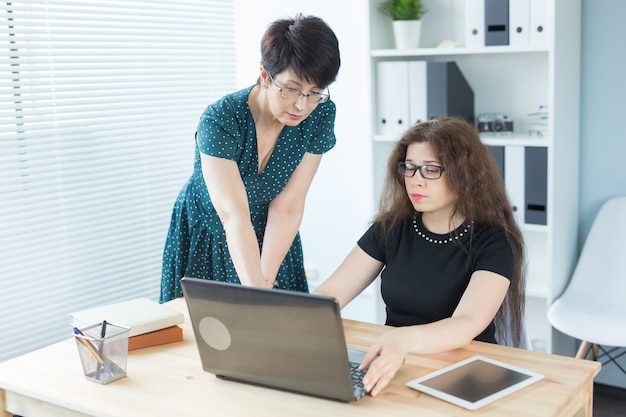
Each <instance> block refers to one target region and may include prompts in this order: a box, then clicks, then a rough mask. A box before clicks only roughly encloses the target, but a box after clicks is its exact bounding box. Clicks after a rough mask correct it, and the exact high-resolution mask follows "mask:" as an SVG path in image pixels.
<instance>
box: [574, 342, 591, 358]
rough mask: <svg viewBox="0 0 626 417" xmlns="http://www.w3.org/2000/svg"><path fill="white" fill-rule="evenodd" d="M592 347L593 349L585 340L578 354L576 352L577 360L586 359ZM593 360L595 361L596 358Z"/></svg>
mask: <svg viewBox="0 0 626 417" xmlns="http://www.w3.org/2000/svg"><path fill="white" fill-rule="evenodd" d="M590 347H591V343H589V342H587V341H585V340H583V341H582V343H581V344H580V347H579V348H578V352H576V359H586V358H587V352H588V351H589V348H590ZM592 360H595V356H594V358H593V359H592Z"/></svg>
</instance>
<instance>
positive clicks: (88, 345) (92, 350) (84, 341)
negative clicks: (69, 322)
mask: <svg viewBox="0 0 626 417" xmlns="http://www.w3.org/2000/svg"><path fill="white" fill-rule="evenodd" d="M74 335H76V336H82V337H77V338H76V339H77V340H78V341H79V342H80V343H82V344H83V346H85V347H86V348H87V350H88V351H89V352H90V353H91V354H92V355H93V356H94V358H96V360H97V361H98V363H99V364H100V365H101V366H104V360H103V359H102V356H100V354H99V353H98V351H97V350H96V348H95V347H94V346H93V345H92V344H91V342H90V341H89V340H87V339H84V337H85V335H84V334H83V332H81V331H80V330H79V329H78V328H77V327H74Z"/></svg>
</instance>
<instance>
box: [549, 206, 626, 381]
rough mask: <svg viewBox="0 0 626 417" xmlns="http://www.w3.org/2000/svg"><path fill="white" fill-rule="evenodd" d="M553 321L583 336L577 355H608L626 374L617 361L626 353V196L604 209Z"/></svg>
mask: <svg viewBox="0 0 626 417" xmlns="http://www.w3.org/2000/svg"><path fill="white" fill-rule="evenodd" d="M548 320H549V321H550V323H551V324H552V326H553V327H555V328H556V329H558V330H560V331H561V332H563V333H565V334H566V335H569V336H571V337H574V338H576V339H579V340H581V345H580V348H579V349H578V353H577V354H576V357H577V358H582V359H584V358H587V357H588V356H589V353H591V355H590V359H592V360H601V359H602V358H604V357H606V358H608V361H606V362H605V363H608V362H610V361H612V362H613V363H614V364H615V365H616V366H617V367H618V368H619V369H620V370H621V371H622V372H624V373H625V374H626V370H625V369H624V367H623V366H621V365H620V364H619V363H618V362H617V358H618V357H619V356H621V355H624V354H625V353H626V351H625V350H624V349H623V348H626V196H623V197H613V198H610V199H609V200H607V201H606V202H605V203H604V204H603V205H602V207H601V208H600V211H599V212H598V214H597V215H596V218H595V219H594V221H593V224H592V225H591V229H590V231H589V235H588V236H587V239H586V240H585V243H584V245H583V249H582V252H581V253H580V257H579V259H578V263H577V264H576V268H575V269H574V274H573V275H572V278H571V280H570V282H569V284H568V285H567V288H566V289H565V291H564V292H563V294H562V295H561V296H560V297H559V298H558V299H556V300H555V301H554V302H553V303H552V305H551V306H550V308H549V309H548ZM605 347H607V348H606V349H605ZM598 351H600V355H598Z"/></svg>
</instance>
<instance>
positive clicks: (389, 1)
mask: <svg viewBox="0 0 626 417" xmlns="http://www.w3.org/2000/svg"><path fill="white" fill-rule="evenodd" d="M379 10H380V11H381V12H382V13H384V14H386V15H387V16H389V17H391V19H392V20H420V19H421V18H422V16H424V14H425V13H426V12H427V11H428V10H427V9H426V7H425V6H424V1H423V0H385V1H384V2H383V3H381V4H380V7H379Z"/></svg>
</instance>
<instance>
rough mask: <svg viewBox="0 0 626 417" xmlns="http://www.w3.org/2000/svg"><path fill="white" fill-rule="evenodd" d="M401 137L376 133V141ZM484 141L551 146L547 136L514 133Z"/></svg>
mask: <svg viewBox="0 0 626 417" xmlns="http://www.w3.org/2000/svg"><path fill="white" fill-rule="evenodd" d="M398 139H400V137H399V136H388V135H375V136H374V141H375V142H390V143H393V142H395V141H397V140H398ZM481 139H482V141H483V143H485V145H489V146H546V147H547V146H549V143H550V141H549V140H548V139H547V138H545V137H542V138H540V137H537V136H528V135H518V134H513V135H512V136H490V137H485V136H482V137H481Z"/></svg>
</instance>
